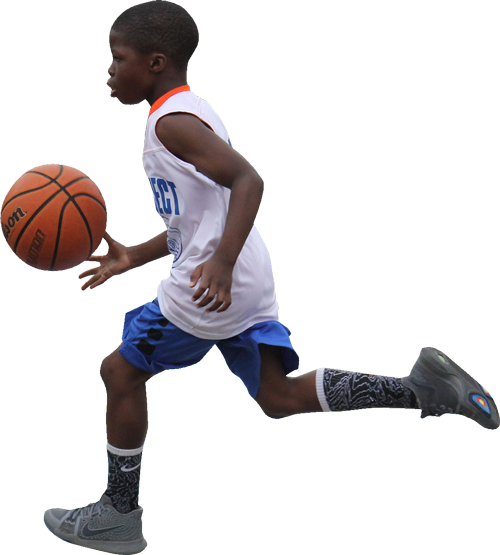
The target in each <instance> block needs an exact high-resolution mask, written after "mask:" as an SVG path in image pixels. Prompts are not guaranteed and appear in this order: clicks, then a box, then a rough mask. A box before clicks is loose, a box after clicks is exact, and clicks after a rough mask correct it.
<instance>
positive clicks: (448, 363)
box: [401, 347, 500, 430]
mask: <svg viewBox="0 0 500 555" xmlns="http://www.w3.org/2000/svg"><path fill="white" fill-rule="evenodd" d="M401 381H402V382H403V385H405V386H406V387H409V388H410V389H412V390H413V391H414V392H415V394H416V396H417V398H418V400H419V405H420V408H422V417H425V416H427V415H432V414H433V413H434V414H435V415H436V416H437V415H440V414H443V413H445V412H449V413H453V414H461V415H462V416H466V417H467V418H471V419H472V420H475V421H476V422H477V423H478V424H480V425H481V426H483V427H484V428H487V429H490V430H495V429H496V428H498V427H499V425H500V418H499V416H498V410H497V407H496V405H495V401H494V400H493V397H492V396H491V395H490V394H489V393H488V391H487V390H486V389H484V387H482V386H481V384H479V383H478V382H477V381H476V380H475V379H474V378H473V377H472V376H470V375H469V374H467V372H465V371H464V370H462V368H460V366H458V364H455V362H453V361H452V360H451V359H450V358H449V357H448V356H446V355H445V354H444V353H442V352H441V351H439V350H438V349H434V348H432V347H426V348H424V349H422V351H421V353H420V356H419V358H418V360H417V362H416V363H415V365H414V367H413V369H412V371H411V373H410V375H409V376H408V377H406V378H403V379H402V380H401Z"/></svg>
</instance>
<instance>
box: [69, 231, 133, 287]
mask: <svg viewBox="0 0 500 555" xmlns="http://www.w3.org/2000/svg"><path fill="white" fill-rule="evenodd" d="M104 239H105V240H106V242H107V243H108V246H109V250H108V254H106V255H104V256H91V257H90V258H88V259H87V260H89V261H90V262H99V263H100V266H98V267H97V268H92V269H90V270H87V271H86V272H83V274H80V275H79V276H78V277H79V278H80V279H82V278H85V277H88V276H92V277H91V278H90V279H89V280H88V281H87V282H86V283H85V284H84V285H83V286H82V291H85V289H87V287H90V289H94V287H97V286H98V285H102V284H103V283H104V282H105V281H107V280H108V279H109V278H110V277H113V276H116V275H118V274H123V273H124V272H126V271H127V270H130V269H131V268H132V264H131V260H130V256H129V255H128V249H127V247H125V246H124V245H122V244H120V243H118V242H117V241H115V240H114V239H112V238H111V237H110V236H109V234H108V233H105V234H104Z"/></svg>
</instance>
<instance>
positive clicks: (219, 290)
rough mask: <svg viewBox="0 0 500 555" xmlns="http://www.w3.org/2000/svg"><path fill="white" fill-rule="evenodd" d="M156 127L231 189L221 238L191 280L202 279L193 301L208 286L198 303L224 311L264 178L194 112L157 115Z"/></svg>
mask: <svg viewBox="0 0 500 555" xmlns="http://www.w3.org/2000/svg"><path fill="white" fill-rule="evenodd" d="M156 132H157V135H158V137H159V139H160V141H161V142H162V143H163V145H164V146H165V148H166V149H167V150H169V151H170V152H171V153H172V154H174V155H175V156H177V157H178V158H180V159H181V160H184V161H185V162H188V163H190V164H192V165H193V166H195V167H196V169H197V170H198V171H199V172H200V173H203V174H204V175H206V176H207V177H209V178H210V179H212V180H213V181H215V182H216V183H218V184H219V185H222V186H223V187H227V188H229V189H231V198H230V201H229V210H228V214H227V220H226V225H225V228H224V233H223V235H222V239H221V241H220V243H219V245H218V247H217V249H216V251H215V253H214V254H213V256H212V258H211V259H210V260H208V261H207V262H205V263H203V264H200V265H199V266H198V267H197V268H196V269H195V271H194V272H193V274H192V276H191V283H190V285H191V287H195V286H196V284H197V283H198V284H199V286H198V289H197V290H196V291H195V293H194V295H193V301H197V300H198V299H200V297H202V296H203V294H204V293H205V292H206V295H205V296H204V297H203V299H202V300H201V301H200V302H199V303H198V305H197V306H198V307H200V308H201V307H205V306H207V305H210V306H209V307H208V308H207V309H206V310H207V311H208V312H212V311H214V310H216V311H217V312H223V311H224V310H227V309H228V308H229V306H230V304H231V284H232V273H233V267H234V265H235V263H236V260H237V259H238V256H239V254H240V252H241V249H242V248H243V245H244V244H245V241H246V239H247V237H248V234H249V233H250V230H251V229H252V226H253V223H254V221H255V217H256V215H257V211H258V209H259V205H260V201H261V198H262V193H263V190H264V184H263V181H262V179H261V178H260V176H259V175H258V173H257V172H256V171H255V169H254V168H253V167H252V166H251V165H250V164H249V162H247V160H245V158H243V156H241V155H240V154H238V153H237V152H236V151H235V150H234V149H233V148H232V147H230V146H229V145H228V144H227V143H226V142H225V141H223V140H222V139H221V138H220V137H219V136H218V135H216V134H215V133H214V132H213V131H212V130H211V129H209V128H208V127H207V126H206V125H205V124H204V123H203V122H201V121H200V120H199V119H198V118H196V117H195V116H193V115H190V114H182V113H174V114H169V115H167V116H165V117H163V118H161V119H160V120H159V122H158V124H157V127H156ZM215 299H216V300H215ZM212 301H213V302H212ZM210 303H212V304H210Z"/></svg>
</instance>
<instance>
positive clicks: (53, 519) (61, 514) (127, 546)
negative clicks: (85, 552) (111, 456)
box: [44, 495, 147, 555]
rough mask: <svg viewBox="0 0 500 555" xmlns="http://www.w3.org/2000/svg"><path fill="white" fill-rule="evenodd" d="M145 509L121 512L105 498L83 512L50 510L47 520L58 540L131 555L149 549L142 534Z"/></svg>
mask: <svg viewBox="0 0 500 555" xmlns="http://www.w3.org/2000/svg"><path fill="white" fill-rule="evenodd" d="M141 517H142V508H141V507H139V508H138V509H136V510H135V511H132V512H131V513H128V514H121V513H119V512H118V511H117V510H116V509H115V508H114V507H113V505H112V504H111V500H110V499H109V497H107V496H106V495H103V496H102V497H101V499H100V500H99V501H98V502H97V503H93V504H91V505H87V506H86V507H82V508H80V509H74V510H72V511H68V510H67V509H49V510H48V511H46V512H45V516H44V521H45V524H46V526H47V528H48V529H49V530H50V531H51V532H52V533H53V534H54V535H56V536H57V537H58V538H61V539H62V540H64V541H67V542H69V543H74V544H76V545H81V546H82V547H89V548H90V549H97V550H98V551H106V552H107V553H119V554H121V555H128V554H132V553H139V552H140V551H143V550H144V549H145V548H146V545H147V543H146V540H145V539H144V537H143V535H142V520H141Z"/></svg>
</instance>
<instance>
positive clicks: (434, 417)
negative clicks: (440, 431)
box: [420, 410, 455, 428]
mask: <svg viewBox="0 0 500 555" xmlns="http://www.w3.org/2000/svg"><path fill="white" fill-rule="evenodd" d="M426 418H428V419H429V420H430V421H431V424H432V427H433V428H435V427H436V424H437V423H439V424H447V425H448V426H453V427H454V426H455V424H452V423H451V422H447V421H446V420H441V419H442V418H451V414H450V413H448V412H433V411H428V410H421V411H420V420H425V419H426ZM438 419H439V420H438Z"/></svg>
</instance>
